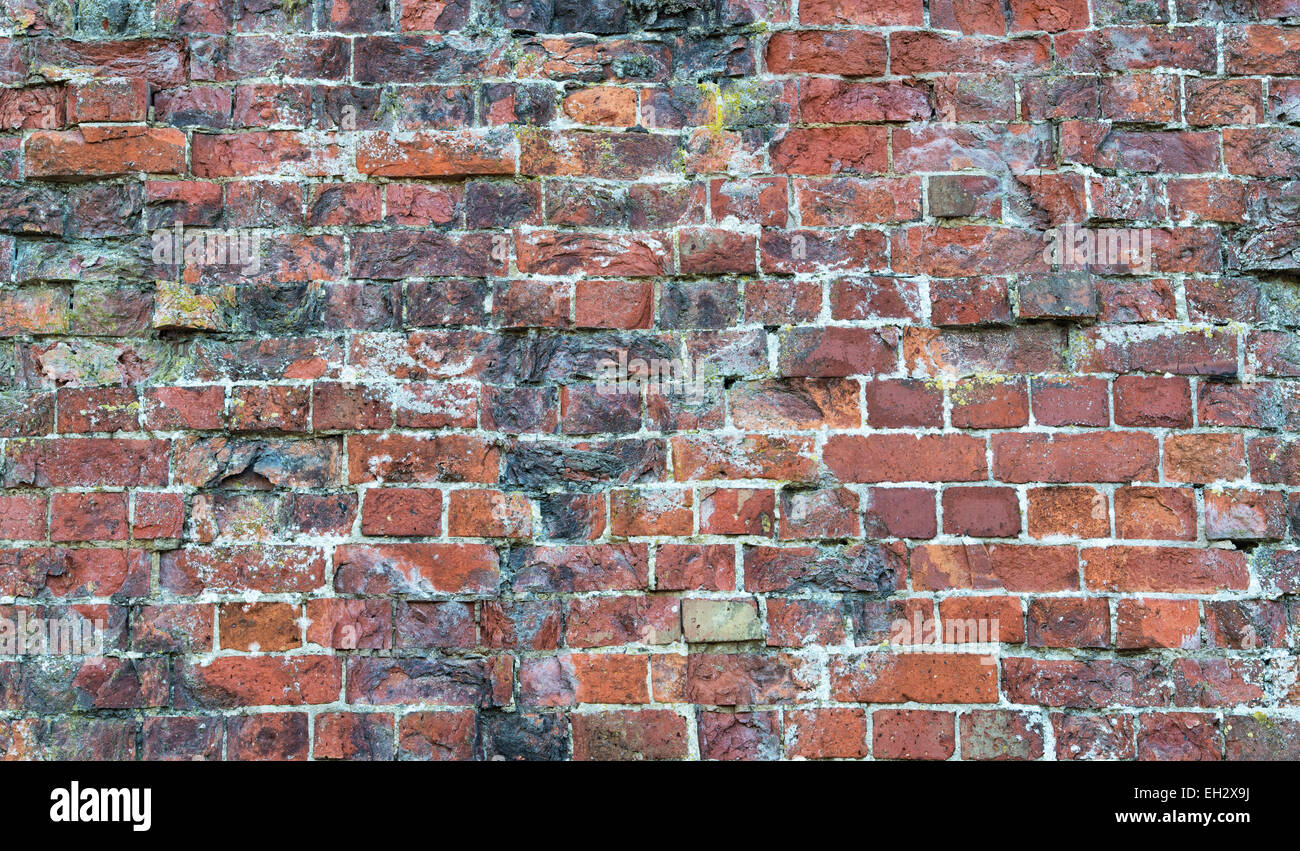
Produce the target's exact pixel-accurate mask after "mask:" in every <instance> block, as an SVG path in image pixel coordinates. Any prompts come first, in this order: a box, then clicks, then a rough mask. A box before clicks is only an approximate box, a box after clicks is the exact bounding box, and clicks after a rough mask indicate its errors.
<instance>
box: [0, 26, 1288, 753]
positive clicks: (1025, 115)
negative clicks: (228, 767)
mask: <svg viewBox="0 0 1300 851" xmlns="http://www.w3.org/2000/svg"><path fill="white" fill-rule="evenodd" d="M11 5H13V7H14V9H13V10H11V11H12V12H13V13H12V14H10V15H8V16H7V17H6V19H5V22H4V24H3V29H2V30H0V281H3V283H2V284H0V457H2V467H0V617H2V618H3V619H4V623H5V624H9V625H10V626H9V628H8V629H7V631H6V630H0V642H3V641H8V642H9V643H8V644H5V645H2V646H0V757H3V758H12V759H64V758H75V757H82V758H87V757H89V758H112V759H134V758H142V759H150V760H152V759H196V758H197V759H222V758H225V759H366V760H392V759H440V760H441V759H455V760H468V759H510V760H515V759H546V760H564V759H577V760H609V759H779V758H788V759H797V758H810V759H817V758H847V759H861V758H871V759H974V760H993V759H1030V760H1035V759H1061V760H1066V759H1220V758H1229V759H1233V758H1254V759H1258V758H1295V757H1296V756H1297V753H1300V726H1297V722H1296V721H1295V714H1296V708H1297V701H1300V691H1298V690H1297V688H1296V686H1295V683H1296V679H1297V671H1296V662H1295V655H1294V651H1295V649H1296V646H1297V640H1298V639H1297V637H1298V636H1300V621H1298V620H1297V619H1298V618H1300V602H1298V600H1297V596H1298V595H1300V545H1298V544H1297V535H1298V534H1300V490H1298V489H1300V442H1297V439H1296V437H1295V430H1296V428H1297V425H1300V404H1298V400H1300V390H1298V389H1297V384H1296V379H1297V378H1300V336H1298V332H1297V328H1300V293H1298V292H1297V284H1296V281H1297V280H1300V277H1298V273H1300V124H1298V122H1300V83H1297V81H1296V79H1294V78H1295V76H1296V74H1297V71H1298V69H1300V27H1297V26H1296V22H1297V18H1296V15H1297V13H1300V8H1298V7H1296V6H1295V4H1294V3H1286V2H1282V3H1267V4H1266V3H1257V4H1254V5H1251V4H1235V3H1227V4H1219V3H1198V2H1182V0H1179V2H1178V3H1175V4H1171V5H1169V6H1166V4H1164V3H1116V2H1110V0H1105V1H1104V2H1103V0H1094V2H1092V3H1091V4H1089V3H1088V2H1087V0H1024V2H1021V0H1012V1H1011V2H1010V3H1009V4H998V3H978V4H974V5H973V6H972V5H969V4H968V5H967V6H966V7H964V8H963V6H962V4H960V3H951V2H947V0H944V2H939V0H935V2H931V3H929V4H923V3H922V1H921V0H888V2H884V0H881V1H880V2H877V0H833V2H832V0H801V2H800V3H799V4H798V9H797V11H796V10H795V9H794V8H793V7H794V4H793V2H791V0H684V2H683V1H682V0H673V2H668V0H527V1H526V2H517V0H391V2H390V0H315V1H314V2H313V0H306V2H300V1H299V0H294V2H288V0H286V2H261V0H257V1H256V2H255V0H242V2H217V0H198V1H197V2H173V0H166V2H162V0H160V1H159V2H156V3H155V2H150V0H123V2H116V3H98V2H82V3H75V4H67V3H63V4H57V3H56V4H42V3H16V4H11ZM55 620H58V621H59V622H60V623H64V624H74V625H76V627H77V630H78V633H77V634H78V635H80V634H81V629H82V627H83V626H84V627H86V629H87V630H88V632H87V633H86V634H88V635H91V636H93V639H94V641H95V642H96V643H95V645H94V646H93V647H92V648H91V650H90V651H88V652H70V651H69V650H68V648H67V647H66V646H58V645H56V646H53V647H51V646H48V645H42V646H40V647H37V648H35V649H33V646H32V645H28V646H27V647H25V648H23V647H19V646H18V645H17V644H15V643H14V641H15V638H16V636H15V633H14V629H15V628H16V627H17V626H19V625H21V624H45V625H48V624H49V623H51V622H52V621H55ZM917 644H922V645H925V646H924V647H921V648H918V647H916V646H913V645H917ZM936 644H937V645H939V646H938V647H937V648H936V646H935V645H936ZM943 645H947V646H943ZM936 649H938V650H941V651H943V652H917V651H918V650H926V651H934V650H936Z"/></svg>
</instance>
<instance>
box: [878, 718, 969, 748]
mask: <svg viewBox="0 0 1300 851" xmlns="http://www.w3.org/2000/svg"><path fill="white" fill-rule="evenodd" d="M871 728H872V743H871V754H872V756H874V757H875V758H876V759H948V758H949V757H951V756H952V754H953V751H955V750H956V746H957V740H956V735H955V733H954V726H953V714H952V713H951V712H936V711H933V710H929V709H879V710H876V711H875V712H874V713H872V716H871Z"/></svg>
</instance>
